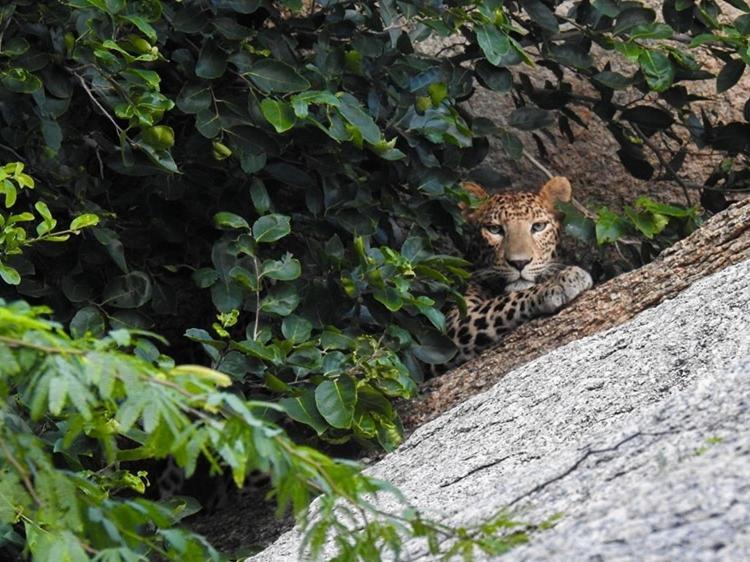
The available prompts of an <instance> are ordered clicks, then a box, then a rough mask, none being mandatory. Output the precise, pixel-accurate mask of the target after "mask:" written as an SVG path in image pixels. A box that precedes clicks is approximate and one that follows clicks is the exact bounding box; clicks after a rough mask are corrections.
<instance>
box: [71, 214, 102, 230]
mask: <svg viewBox="0 0 750 562" xmlns="http://www.w3.org/2000/svg"><path fill="white" fill-rule="evenodd" d="M97 224H99V217H98V216H96V215H95V214H93V213H86V214H84V215H80V216H78V217H76V218H74V219H73V221H72V222H71V223H70V230H82V229H84V228H88V227H89V226H96V225H97Z"/></svg>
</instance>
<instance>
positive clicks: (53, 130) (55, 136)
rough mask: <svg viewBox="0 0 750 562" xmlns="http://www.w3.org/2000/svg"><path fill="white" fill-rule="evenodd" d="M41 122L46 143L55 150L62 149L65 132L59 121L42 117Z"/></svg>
mask: <svg viewBox="0 0 750 562" xmlns="http://www.w3.org/2000/svg"><path fill="white" fill-rule="evenodd" d="M39 123H40V129H41V131H42V137H44V142H45V144H46V145H47V146H48V147H49V148H51V149H52V150H53V151H55V152H57V151H58V150H60V146H62V140H63V132H62V129H61V128H60V125H59V124H58V123H57V121H55V120H54V119H41V120H40V122H39Z"/></svg>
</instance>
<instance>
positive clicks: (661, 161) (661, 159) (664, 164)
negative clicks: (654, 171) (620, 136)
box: [631, 123, 693, 207]
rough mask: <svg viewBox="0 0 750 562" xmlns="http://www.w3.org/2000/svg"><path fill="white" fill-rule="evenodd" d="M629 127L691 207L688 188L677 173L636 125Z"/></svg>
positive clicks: (632, 124)
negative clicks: (652, 154)
mask: <svg viewBox="0 0 750 562" xmlns="http://www.w3.org/2000/svg"><path fill="white" fill-rule="evenodd" d="M631 126H632V127H633V129H634V130H635V132H636V133H638V136H639V137H640V138H641V140H642V141H643V144H645V145H646V146H647V147H649V148H650V149H651V152H653V153H654V155H655V156H656V158H657V159H658V160H659V164H661V166H662V168H664V169H665V170H666V171H667V173H668V174H669V175H670V176H671V177H672V179H673V180H674V181H676V182H677V183H678V184H679V186H680V187H681V188H682V193H683V194H684V195H685V200H686V201H687V204H688V207H692V206H693V202H692V201H691V200H690V194H689V193H688V187H687V185H686V184H685V182H684V181H683V180H682V178H681V177H680V176H678V175H677V172H675V171H674V170H673V169H672V166H670V165H669V162H667V161H666V160H664V157H663V156H662V155H661V153H660V152H659V149H658V148H657V147H656V145H654V143H652V142H651V140H650V139H649V138H648V137H647V136H646V135H645V134H643V131H641V128H640V127H639V126H638V124H637V123H631Z"/></svg>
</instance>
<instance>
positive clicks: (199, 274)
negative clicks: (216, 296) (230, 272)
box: [192, 267, 219, 289]
mask: <svg viewBox="0 0 750 562" xmlns="http://www.w3.org/2000/svg"><path fill="white" fill-rule="evenodd" d="M192 278H193V282H194V283H195V284H196V285H197V286H198V287H200V288H201V289H206V288H208V287H210V286H211V285H213V284H214V283H216V282H217V281H218V280H219V272H218V271H216V270H215V269H212V268H210V267H203V268H201V269H197V270H195V271H194V272H193V275H192Z"/></svg>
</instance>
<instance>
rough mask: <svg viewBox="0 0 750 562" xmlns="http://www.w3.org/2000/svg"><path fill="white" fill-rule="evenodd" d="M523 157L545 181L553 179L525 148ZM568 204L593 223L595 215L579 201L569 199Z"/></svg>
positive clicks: (552, 175) (572, 198)
mask: <svg viewBox="0 0 750 562" xmlns="http://www.w3.org/2000/svg"><path fill="white" fill-rule="evenodd" d="M523 155H524V156H525V157H526V159H527V160H528V161H529V162H531V163H532V164H533V165H534V166H536V167H537V168H538V169H539V170H541V172H542V173H543V174H544V175H545V176H547V179H552V178H553V177H555V175H554V174H553V173H552V172H550V171H549V170H548V169H547V167H546V166H545V165H544V164H542V163H541V162H540V161H539V160H537V159H536V158H534V157H533V156H532V155H531V154H530V153H529V151H528V150H526V149H525V148H524V149H523ZM570 203H571V204H572V205H573V206H574V207H575V208H576V210H577V211H578V212H579V213H581V214H582V215H583V216H584V217H586V218H587V219H591V220H593V221H596V214H595V213H592V212H591V211H589V210H588V209H587V208H586V206H585V205H584V204H583V203H581V202H580V201H578V200H577V199H576V198H575V197H571V198H570Z"/></svg>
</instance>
